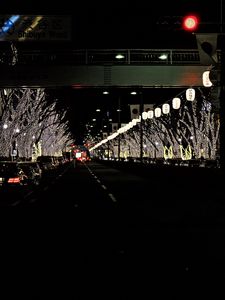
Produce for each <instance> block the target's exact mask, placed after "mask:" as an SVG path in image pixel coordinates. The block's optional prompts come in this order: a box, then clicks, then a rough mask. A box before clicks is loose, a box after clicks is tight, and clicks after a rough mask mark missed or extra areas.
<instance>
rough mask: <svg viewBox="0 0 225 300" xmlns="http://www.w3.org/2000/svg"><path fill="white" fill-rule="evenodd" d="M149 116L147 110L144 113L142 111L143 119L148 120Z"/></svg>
mask: <svg viewBox="0 0 225 300" xmlns="http://www.w3.org/2000/svg"><path fill="white" fill-rule="evenodd" d="M147 118H148V113H147V112H146V111H143V113H142V119H143V120H147Z"/></svg>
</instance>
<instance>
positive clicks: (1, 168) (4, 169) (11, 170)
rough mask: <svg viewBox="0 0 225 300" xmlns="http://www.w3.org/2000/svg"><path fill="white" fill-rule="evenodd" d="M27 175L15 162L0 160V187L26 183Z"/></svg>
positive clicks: (6, 187) (5, 187) (4, 187)
mask: <svg viewBox="0 0 225 300" xmlns="http://www.w3.org/2000/svg"><path fill="white" fill-rule="evenodd" d="M26 180H27V175H26V174H25V172H24V171H23V169H22V168H21V167H20V166H19V165H18V163H17V162H13V161H0V189H8V188H12V187H18V186H23V185H26V184H27V181H26Z"/></svg>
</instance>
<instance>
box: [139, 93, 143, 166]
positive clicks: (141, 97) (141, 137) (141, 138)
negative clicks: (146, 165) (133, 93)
mask: <svg viewBox="0 0 225 300" xmlns="http://www.w3.org/2000/svg"><path fill="white" fill-rule="evenodd" d="M139 95H140V116H141V121H140V162H141V163H142V162H143V119H142V112H143V108H144V104H143V93H142V90H141V89H140V91H139Z"/></svg>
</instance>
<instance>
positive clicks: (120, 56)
mask: <svg viewBox="0 0 225 300" xmlns="http://www.w3.org/2000/svg"><path fill="white" fill-rule="evenodd" d="M124 57H125V56H124V55H123V54H117V55H116V59H123V58H124Z"/></svg>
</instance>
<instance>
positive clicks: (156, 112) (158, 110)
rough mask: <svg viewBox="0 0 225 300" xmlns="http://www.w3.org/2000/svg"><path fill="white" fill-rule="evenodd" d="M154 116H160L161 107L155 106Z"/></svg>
mask: <svg viewBox="0 0 225 300" xmlns="http://www.w3.org/2000/svg"><path fill="white" fill-rule="evenodd" d="M155 116H156V118H159V117H160V116H161V108H160V107H156V109H155Z"/></svg>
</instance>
